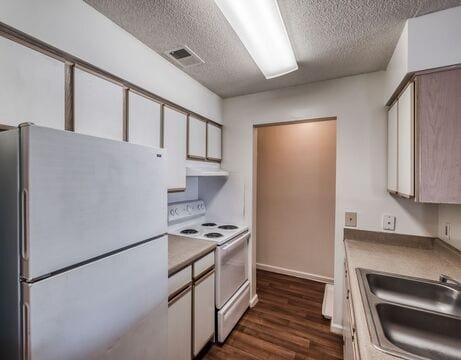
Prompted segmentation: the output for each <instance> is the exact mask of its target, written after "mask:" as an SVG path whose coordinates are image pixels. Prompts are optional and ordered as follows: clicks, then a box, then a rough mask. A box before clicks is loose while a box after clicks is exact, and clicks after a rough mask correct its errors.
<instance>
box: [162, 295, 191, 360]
mask: <svg viewBox="0 0 461 360" xmlns="http://www.w3.org/2000/svg"><path fill="white" fill-rule="evenodd" d="M191 309H192V289H191V288H190V287H189V288H188V289H186V291H185V292H183V293H181V294H179V295H178V296H177V297H175V298H173V299H172V300H170V301H169V303H168V360H190V358H191V346H192V341H191V340H192V312H191Z"/></svg>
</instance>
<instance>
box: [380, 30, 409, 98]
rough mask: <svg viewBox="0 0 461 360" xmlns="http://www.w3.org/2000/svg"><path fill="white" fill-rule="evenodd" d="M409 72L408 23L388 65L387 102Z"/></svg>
mask: <svg viewBox="0 0 461 360" xmlns="http://www.w3.org/2000/svg"><path fill="white" fill-rule="evenodd" d="M408 72H409V70H408V22H406V23H405V26H404V27H403V30H402V33H401V34H400V38H399V41H398V42H397V45H396V46H395V49H394V52H393V54H392V57H391V59H390V60H389V63H388V64H387V68H386V77H385V78H386V93H385V97H384V100H385V101H387V100H388V99H389V98H390V97H391V96H392V94H393V93H394V91H395V90H396V89H397V87H398V86H399V84H400V82H401V81H402V79H403V78H404V77H405V75H406V74H407V73H408Z"/></svg>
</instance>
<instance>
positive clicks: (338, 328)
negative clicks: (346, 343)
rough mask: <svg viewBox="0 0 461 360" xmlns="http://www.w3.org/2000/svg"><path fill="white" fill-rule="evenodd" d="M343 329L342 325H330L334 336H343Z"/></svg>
mask: <svg viewBox="0 0 461 360" xmlns="http://www.w3.org/2000/svg"><path fill="white" fill-rule="evenodd" d="M343 329H344V328H343V327H342V325H338V324H333V321H332V322H331V324H330V331H331V332H332V333H333V334H337V335H342V334H343Z"/></svg>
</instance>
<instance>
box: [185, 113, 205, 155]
mask: <svg viewBox="0 0 461 360" xmlns="http://www.w3.org/2000/svg"><path fill="white" fill-rule="evenodd" d="M188 121H189V131H188V136H189V139H188V149H187V155H188V156H190V157H192V158H199V159H205V158H206V127H207V124H206V122H205V121H202V120H199V119H196V118H194V117H192V116H189V120H188Z"/></svg>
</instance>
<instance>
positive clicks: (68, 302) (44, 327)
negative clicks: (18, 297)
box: [23, 236, 168, 360]
mask: <svg viewBox="0 0 461 360" xmlns="http://www.w3.org/2000/svg"><path fill="white" fill-rule="evenodd" d="M167 269H168V240H167V237H166V236H163V237H161V238H158V239H156V240H152V241H149V242H147V243H144V244H141V245H137V246H135V247H132V248H130V249H127V250H124V251H121V252H119V253H116V254H114V255H111V256H108V257H105V258H103V259H99V260H97V261H94V262H91V263H88V264H85V265H82V266H80V267H78V268H75V269H72V270H69V271H66V272H63V273H60V274H58V275H55V276H52V277H50V278H46V279H43V280H40V281H38V282H36V283H33V284H27V283H24V284H23V296H24V302H23V318H24V319H25V321H24V324H25V325H24V341H23V344H24V345H23V346H24V354H25V355H26V356H25V357H24V358H25V359H29V360H62V359H69V360H80V359H81V360H87V359H111V360H119V359H120V360H126V359H133V360H144V359H159V360H160V359H162V360H163V359H166V358H167V344H168V339H167V331H166V329H167V326H168V321H167V311H168V300H167V298H168V289H167V287H168V270H167Z"/></svg>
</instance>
